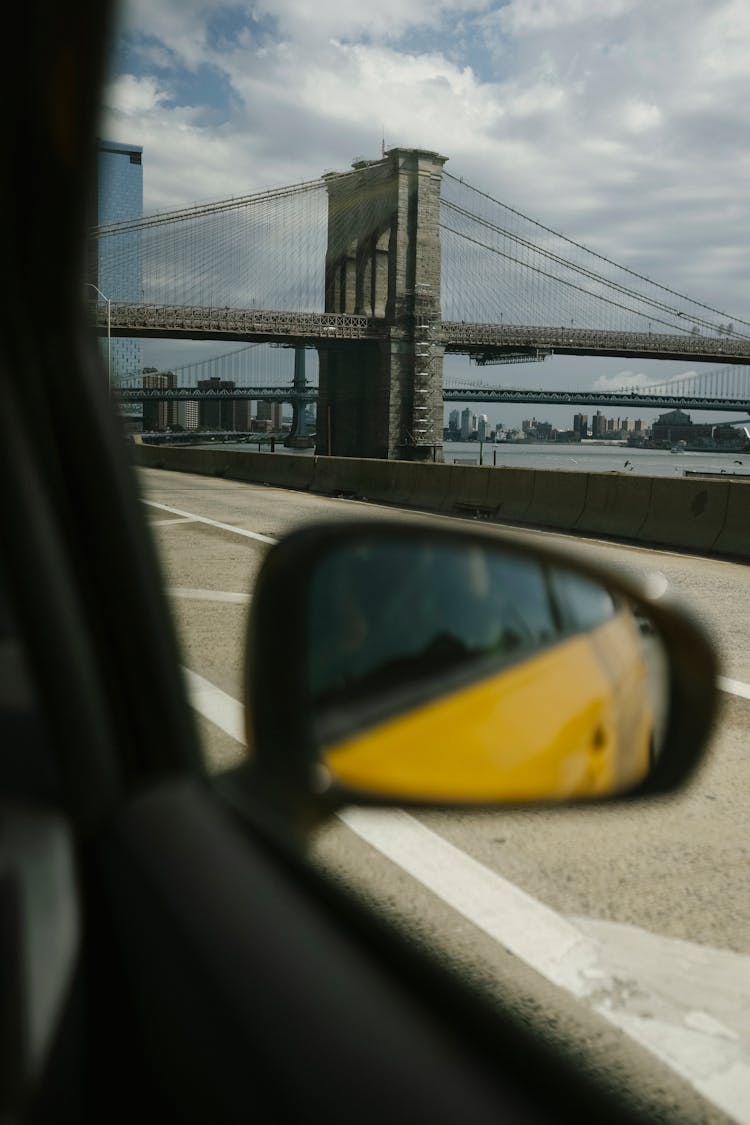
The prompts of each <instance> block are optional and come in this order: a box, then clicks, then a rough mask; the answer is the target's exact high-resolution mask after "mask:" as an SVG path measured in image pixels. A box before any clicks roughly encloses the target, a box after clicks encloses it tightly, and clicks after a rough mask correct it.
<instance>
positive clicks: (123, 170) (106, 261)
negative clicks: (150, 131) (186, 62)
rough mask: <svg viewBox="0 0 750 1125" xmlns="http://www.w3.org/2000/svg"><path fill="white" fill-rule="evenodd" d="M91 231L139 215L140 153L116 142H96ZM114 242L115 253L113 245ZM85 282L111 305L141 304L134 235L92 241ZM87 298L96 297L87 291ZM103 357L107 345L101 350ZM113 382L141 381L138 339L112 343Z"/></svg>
mask: <svg viewBox="0 0 750 1125" xmlns="http://www.w3.org/2000/svg"><path fill="white" fill-rule="evenodd" d="M96 179H97V182H96V193H95V199H96V209H97V213H96V215H95V217H94V221H93V224H92V225H94V226H106V225H109V224H110V223H119V222H122V221H124V220H126V219H138V218H141V216H142V215H143V148H142V147H141V146H140V145H130V144H120V143H119V142H118V141H104V140H99V141H97V162H96ZM115 241H116V242H117V247H116V249H115V246H114V243H115ZM87 281H89V282H91V283H92V284H93V285H95V286H96V287H97V288H98V289H99V290H101V292H102V293H103V294H104V296H105V297H106V298H109V300H111V301H140V300H141V298H142V294H143V277H142V267H141V254H140V235H139V234H138V232H133V233H131V234H125V235H119V236H118V237H117V239H116V240H115V239H106V238H105V239H99V240H97V239H95V240H92V244H91V250H90V253H89V260H88V274H87ZM87 293H88V296H89V297H91V298H92V299H100V298H97V297H96V294H95V293H94V291H93V290H92V289H91V288H89V289H88V291H87ZM101 347H102V353H103V354H104V349H105V348H106V340H103V341H102V344H101ZM111 363H112V382H113V383H114V384H116V383H117V382H118V381H119V380H120V379H123V378H126V377H127V376H134V375H135V376H140V375H141V372H142V370H143V348H142V345H141V341H140V340H138V339H120V338H119V337H113V338H112V340H111Z"/></svg>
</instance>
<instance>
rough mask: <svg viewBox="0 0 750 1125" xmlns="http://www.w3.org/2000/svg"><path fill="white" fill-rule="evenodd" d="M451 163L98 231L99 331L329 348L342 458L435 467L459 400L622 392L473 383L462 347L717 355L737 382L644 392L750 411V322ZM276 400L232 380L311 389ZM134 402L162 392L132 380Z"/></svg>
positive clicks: (324, 411)
mask: <svg viewBox="0 0 750 1125" xmlns="http://www.w3.org/2000/svg"><path fill="white" fill-rule="evenodd" d="M444 164H445V158H444V157H442V156H440V155H438V154H436V153H429V152H424V151H422V150H414V149H393V150H391V151H390V152H388V153H386V154H385V155H384V156H383V158H382V159H380V160H375V161H359V162H357V163H356V164H355V165H354V166H353V168H352V170H351V171H349V172H344V173H329V174H327V175H324V176H323V177H321V178H320V179H318V180H313V181H308V182H305V183H301V184H296V185H291V186H287V187H284V188H280V189H277V190H274V191H267V192H261V193H255V194H253V195H248V196H244V197H241V198H235V199H230V200H222V201H219V202H215V203H209V204H204V205H199V206H195V207H191V208H186V209H182V210H180V211H174V212H169V213H162V214H157V215H152V216H149V217H144V218H142V219H137V220H132V221H130V222H125V223H118V224H115V225H112V226H108V227H99V228H96V230H94V231H93V232H92V253H91V254H90V255H89V260H90V261H91V262H96V263H97V271H96V276H95V277H92V278H91V281H92V282H93V283H94V284H96V286H97V287H98V288H99V290H100V291H101V292H102V293H108V294H110V297H109V299H107V300H106V301H101V300H100V301H99V302H97V303H95V304H94V305H93V306H92V311H93V313H94V319H95V322H96V325H97V330H98V331H99V332H100V333H102V334H103V333H104V332H105V331H106V332H108V333H109V334H110V335H113V336H125V337H146V338H148V337H158V338H173V339H177V338H179V339H191V340H217V341H218V340H221V341H234V340H236V341H243V342H246V343H250V342H253V343H257V344H261V343H263V344H275V345H283V346H284V348H285V349H286V348H293V349H302V348H305V349H315V351H316V353H317V356H318V366H319V371H318V386H317V390H316V393H315V397H316V398H317V400H318V438H319V442H322V445H321V447H322V448H327V449H330V450H331V451H332V452H333V453H337V454H340V455H344V456H347V455H350V456H375V457H406V458H408V459H419V458H423V457H430V458H431V457H432V456H433V455H434V447H435V446H436V445H439V444H440V443H441V435H442V414H443V402H444V401H445V400H452V399H453V400H459V401H460V400H461V399H463V400H465V401H518V402H522V401H524V402H532V401H533V402H570V403H574V402H576V403H578V402H580V403H586V404H592V403H598V402H601V403H605V402H617V403H620V402H621V401H622V399H621V398H620V397H614V396H615V395H616V394H617V392H612V393H611V394H606V393H605V392H602V393H601V395H597V394H595V393H589V394H588V396H587V397H580V396H579V394H578V392H571V391H559V392H554V391H549V390H547V391H538V392H534V397H521V396H522V395H526V396H528V395H530V394H531V393H532V392H530V391H529V390H528V389H526V390H523V389H520V388H501V387H498V386H496V385H495V386H491V385H489V384H483V383H482V382H481V381H477V383H476V385H475V386H474V387H468V388H466V387H464V388H461V389H460V393H459V389H458V388H455V387H453V386H451V385H450V383H449V382H448V381H445V380H444V378H443V356H444V354H445V353H446V352H448V353H459V354H464V355H468V356H470V357H472V359H473V360H474V362H475V363H476V364H477V365H479V366H487V365H490V364H507V363H520V362H528V361H537V360H539V359H543V358H545V357H547V356H551V355H555V354H575V355H599V356H631V357H641V358H645V359H672V360H675V359H677V360H683V361H687V362H691V361H692V362H701V363H706V362H715V363H719V364H722V365H723V367H722V372H723V373H722V374H721V375H719V374H717V373H709V376H708V378H707V381H706V382H704V384H702V385H701V384H700V383H699V382H697V381H696V383H695V384H694V385H691V390H690V392H687V391H685V389H684V388H683V393H679V392H678V391H677V390H676V388H675V386H674V385H673V384H669V385H664V387H662V388H661V392H660V393H657V391H656V388H655V387H651V388H642V389H641V388H638V389H637V391H635V392H634V391H633V390H628V391H627V392H626V400H627V402H628V404H629V405H632V406H645V405H648V406H655V407H662V406H667V407H668V406H674V405H684V406H688V405H689V406H693V407H694V408H696V409H708V410H711V409H713V410H719V409H724V410H738V411H744V410H746V409H747V404H748V401H750V394H748V380H747V372H746V371H744V372H741V373H739V372H740V367H741V365H746V364H750V322H747V321H745V320H743V319H741V318H738V317H737V316H731V315H729V314H728V313H726V312H724V311H721V310H719V309H716V308H714V307H712V306H711V305H709V304H706V303H703V302H701V301H699V300H696V299H694V298H691V297H689V296H687V295H686V294H683V293H680V292H678V291H677V290H675V289H673V288H669V287H667V286H664V285H661V284H659V283H656V282H654V281H652V280H651V279H649V278H647V277H645V276H643V275H641V274H639V273H638V272H636V271H634V270H631V269H629V268H628V267H627V266H623V265H619V264H617V263H615V262H613V261H612V260H610V259H609V258H607V257H606V256H604V255H601V254H598V253H596V252H595V251H592V250H590V249H588V248H586V247H584V246H583V245H581V244H580V243H577V242H575V241H574V240H572V239H570V238H567V237H566V236H564V235H562V234H560V233H558V232H555V231H553V230H551V229H550V228H548V227H545V226H544V225H543V224H540V223H538V222H536V221H535V220H533V219H531V218H529V217H528V216H526V215H523V214H522V213H521V212H519V211H518V210H516V209H514V208H512V207H509V206H508V205H506V204H503V203H501V202H500V201H498V200H497V199H494V198H493V197H492V196H490V195H488V194H487V193H485V192H482V191H480V190H478V189H477V188H474V187H471V186H470V185H468V184H466V183H464V182H463V181H462V180H461V179H459V178H457V177H455V176H453V175H451V174H450V173H448V172H447V171H446V170H445V168H444ZM735 365H739V366H738V367H737V371H738V373H739V374H738V375H737V379H736V380H735V382H732V381H731V378H730V375H729V373H728V372H729V369H730V368H732V367H733V366H735ZM712 375H713V378H712ZM701 378H702V377H701ZM722 380H723V382H722ZM201 381H204V380H203V379H196V380H195V384H194V385H193V387H192V392H193V393H192V394H190V393H189V392H190V391H191V386H190V384H189V383H183V382H182V380H180V383H179V385H173V386H171V387H162V388H155V387H152V388H150V397H154V398H157V397H163V398H165V399H169V398H179V397H187V398H189V397H196V395H197V393H198V391H199V388H198V387H197V383H198V382H201ZM235 382H236V384H238V381H235ZM730 384H731V385H730ZM279 388H280V389H279ZM722 388H723V390H722ZM225 390H226V391H227V393H228V389H226V388H225ZM260 390H263V388H260ZM251 391H252V394H251ZM160 392H161V393H160ZM265 392H266V393H265V394H264V395H261V394H260V393H259V388H251V387H249V386H247V385H245V386H243V387H240V386H239V385H235V388H233V393H234V395H235V397H247V398H250V397H253V398H260V397H268V398H278V397H281V396H282V395H283V394H285V393H286V394H287V396H288V397H291V398H293V399H296V401H304V400H305V399H304V398H303V397H301V396H303V395H304V396H307V395H309V392H310V388H309V387H303V386H302V385H301V384H300V382H299V380H298V381H297V383H296V385H295V383H294V380H292V384H291V390H290V384H289V383H288V382H287V383H286V386H284V385H283V384H282V383H281V382H276V381H275V380H273V381H272V380H270V379H268V378H266V379H265ZM201 393H211V392H210V390H208V391H207V390H205V388H204V390H203V392H201ZM216 393H217V394H220V393H221V391H216ZM119 394H120V396H121V397H122V398H123V399H124V400H127V399H128V398H136V397H140V398H141V400H143V398H144V397H147V396H146V394H145V389H144V388H143V387H141V388H140V390H139V389H138V388H136V387H129V386H125V385H123V386H121V387H120V388H119ZM509 396H515V397H509ZM574 396H576V397H574ZM719 403H721V405H718V404H719Z"/></svg>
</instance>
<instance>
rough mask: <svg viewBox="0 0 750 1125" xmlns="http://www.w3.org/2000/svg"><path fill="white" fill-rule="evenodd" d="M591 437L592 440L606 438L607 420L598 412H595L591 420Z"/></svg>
mask: <svg viewBox="0 0 750 1125" xmlns="http://www.w3.org/2000/svg"><path fill="white" fill-rule="evenodd" d="M591 436H592V438H595V437H606V436H607V419H606V418H605V417H604V415H603V414H602V412H601V411H600V410H597V412H596V414H595V415H594V417H593V418H592V419H591Z"/></svg>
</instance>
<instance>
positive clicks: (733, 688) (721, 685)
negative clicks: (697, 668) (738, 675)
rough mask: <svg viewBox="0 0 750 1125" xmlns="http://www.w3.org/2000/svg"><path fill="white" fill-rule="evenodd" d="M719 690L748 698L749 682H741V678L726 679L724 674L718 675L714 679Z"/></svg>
mask: <svg viewBox="0 0 750 1125" xmlns="http://www.w3.org/2000/svg"><path fill="white" fill-rule="evenodd" d="M716 686H717V687H718V689H719V691H726V692H729V693H730V694H731V695H739V696H741V697H742V699H750V684H743V682H742V680H728V679H727V678H726V676H719V678H718V679H717V681H716Z"/></svg>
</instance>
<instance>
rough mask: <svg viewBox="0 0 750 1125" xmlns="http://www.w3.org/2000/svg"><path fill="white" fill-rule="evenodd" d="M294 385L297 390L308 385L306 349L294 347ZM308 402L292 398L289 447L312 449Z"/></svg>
mask: <svg viewBox="0 0 750 1125" xmlns="http://www.w3.org/2000/svg"><path fill="white" fill-rule="evenodd" d="M292 386H293V388H294V390H295V391H304V390H305V388H306V386H307V380H306V379H305V349H304V348H295V349H294V379H293V381H292ZM306 412H307V403H306V402H305V400H304V399H303V398H293V399H292V428H291V430H290V431H289V433H288V434H287V436H286V437H285V438H284V445H285V446H286V447H287V449H311V448H312V447H313V445H314V444H315V442H314V441H313V439H312V438H311V437H310V434H309V432H308V429H307V417H306Z"/></svg>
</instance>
